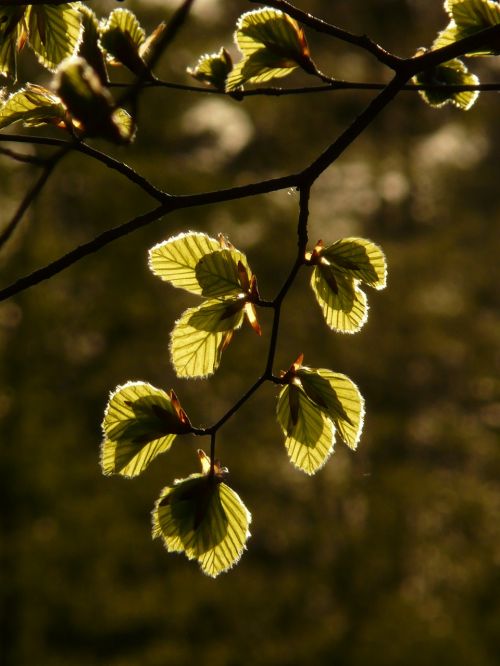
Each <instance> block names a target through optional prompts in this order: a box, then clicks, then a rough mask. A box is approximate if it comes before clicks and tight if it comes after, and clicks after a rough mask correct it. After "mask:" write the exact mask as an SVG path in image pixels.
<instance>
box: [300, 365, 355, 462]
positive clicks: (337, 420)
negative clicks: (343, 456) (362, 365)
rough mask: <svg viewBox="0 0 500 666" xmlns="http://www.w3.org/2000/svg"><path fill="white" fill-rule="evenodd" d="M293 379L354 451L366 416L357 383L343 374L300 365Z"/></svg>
mask: <svg viewBox="0 0 500 666" xmlns="http://www.w3.org/2000/svg"><path fill="white" fill-rule="evenodd" d="M296 377H297V378H298V379H299V380H300V383H301V385H302V388H303V390H304V392H305V393H306V395H307V396H308V398H309V399H310V400H312V401H313V402H314V403H315V404H316V405H317V406H318V407H319V408H321V409H322V410H323V411H324V412H325V414H327V415H328V416H329V417H330V418H331V419H332V421H333V423H334V424H335V428H336V429H337V431H338V432H339V434H340V436H341V437H342V439H343V441H344V442H345V443H346V444H347V446H349V447H350V448H351V449H355V448H356V447H357V445H358V441H359V438H360V436H361V430H362V428H363V419H364V413H365V408H364V400H363V397H362V395H361V393H360V392H359V389H358V387H357V386H356V384H355V383H354V382H353V381H351V380H350V379H349V377H347V376H346V375H342V374H340V373H338V372H332V371H331V370H327V369H324V368H308V367H306V366H302V367H300V368H299V369H298V370H297V372H296Z"/></svg>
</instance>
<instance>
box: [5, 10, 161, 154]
mask: <svg viewBox="0 0 500 666" xmlns="http://www.w3.org/2000/svg"><path fill="white" fill-rule="evenodd" d="M163 28H164V24H160V25H159V26H158V28H157V29H156V30H155V31H154V32H153V33H152V34H151V35H150V36H149V37H147V38H146V35H145V32H144V30H143V29H142V27H141V26H140V24H139V21H138V20H137V18H136V17H135V15H134V14H133V13H132V12H130V11H129V10H126V9H121V8H120V9H115V10H113V11H112V12H111V13H110V14H109V16H108V17H107V18H106V19H103V20H101V21H100V22H99V21H98V19H97V17H96V15H95V13H94V12H93V11H92V10H91V9H90V8H89V7H87V6H86V5H83V4H81V3H79V2H72V3H68V4H62V5H43V4H42V5H23V6H22V7H20V8H17V7H13V8H10V7H9V8H5V9H2V10H0V74H1V75H3V76H4V77H8V78H11V79H14V80H15V79H16V78H17V55H18V53H19V52H20V51H21V50H22V49H23V47H24V46H25V44H29V45H30V47H31V48H32V49H33V51H34V52H35V53H36V55H37V57H38V59H39V61H40V63H41V64H42V65H43V66H44V67H46V68H47V69H49V70H50V71H53V72H55V76H54V79H53V81H52V86H51V88H52V89H47V88H44V87H42V86H40V85H35V84H32V83H28V84H27V85H26V86H25V87H24V88H21V89H20V90H17V91H15V92H13V93H12V94H11V95H10V96H8V97H7V98H6V99H5V100H4V101H3V103H2V105H1V106H0V128H3V127H7V126H8V125H11V124H12V123H15V122H22V123H23V125H24V126H25V127H34V126H39V125H46V124H49V125H54V126H56V127H60V128H62V129H64V130H66V131H68V132H70V133H71V134H72V135H76V136H82V135H85V136H99V137H104V138H106V139H108V140H110V141H113V142H115V143H129V142H130V141H132V140H133V138H134V134H135V128H134V122H133V120H132V118H131V116H130V115H129V113H128V112H127V111H126V110H125V109H123V108H121V107H120V106H117V104H116V102H115V101H114V99H113V97H112V96H111V93H110V91H109V87H108V83H109V78H108V71H107V66H108V65H118V64H120V65H123V66H125V67H127V68H128V69H129V70H131V71H132V72H133V73H134V74H136V75H138V76H144V77H149V76H151V75H150V70H149V66H148V61H149V58H150V57H151V53H152V52H153V49H154V45H155V43H156V42H157V40H158V39H159V37H160V35H161V33H162V31H163Z"/></svg>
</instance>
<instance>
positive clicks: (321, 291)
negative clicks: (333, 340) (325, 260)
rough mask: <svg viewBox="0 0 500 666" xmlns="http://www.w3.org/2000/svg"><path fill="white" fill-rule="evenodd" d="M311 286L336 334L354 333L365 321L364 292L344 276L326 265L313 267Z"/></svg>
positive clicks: (366, 309)
mask: <svg viewBox="0 0 500 666" xmlns="http://www.w3.org/2000/svg"><path fill="white" fill-rule="evenodd" d="M311 287H312V290H313V292H314V295H315V296H316V300H317V301H318V303H319V305H320V306H321V309H322V311H323V316H324V317H325V320H326V323H327V324H328V326H329V327H330V328H331V329H333V330H335V331H339V332H340V333H356V332H357V331H359V329H360V328H361V327H362V326H363V324H364V323H365V322H366V320H367V318H368V304H367V301H366V295H365V293H364V292H363V291H361V289H360V288H359V287H358V285H357V283H356V281H355V280H353V279H352V278H350V277H349V276H348V275H345V274H342V273H340V272H336V271H335V270H334V269H333V268H331V267H329V266H315V268H314V270H313V272H312V276H311Z"/></svg>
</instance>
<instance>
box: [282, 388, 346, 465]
mask: <svg viewBox="0 0 500 666" xmlns="http://www.w3.org/2000/svg"><path fill="white" fill-rule="evenodd" d="M276 415H277V417H278V422H279V424H280V426H281V429H282V430H283V432H284V434H285V447H286V450H287V452H288V456H289V458H290V461H291V462H292V463H293V464H294V465H295V467H297V468H298V469H301V470H302V471H304V472H306V474H314V473H315V472H317V471H318V469H320V468H321V467H323V465H324V464H325V463H326V461H327V460H328V458H329V457H330V455H331V454H332V452H333V446H334V442H335V428H334V425H333V423H332V421H331V420H330V418H329V417H328V416H327V415H326V414H325V412H324V411H323V410H322V409H320V408H319V407H318V406H317V405H315V404H314V403H313V402H312V401H311V400H309V398H308V397H307V396H306V394H305V393H304V391H303V390H302V389H301V388H300V387H298V386H295V385H294V384H291V385H287V386H284V387H283V388H282V390H281V392H280V394H279V397H278V405H277V410H276Z"/></svg>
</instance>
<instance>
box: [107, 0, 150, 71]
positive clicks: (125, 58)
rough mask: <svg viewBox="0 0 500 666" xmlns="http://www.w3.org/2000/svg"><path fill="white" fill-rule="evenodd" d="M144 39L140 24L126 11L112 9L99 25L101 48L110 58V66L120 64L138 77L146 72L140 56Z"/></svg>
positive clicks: (132, 14)
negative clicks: (105, 19)
mask: <svg viewBox="0 0 500 666" xmlns="http://www.w3.org/2000/svg"><path fill="white" fill-rule="evenodd" d="M145 39H146V36H145V33H144V30H143V29H142V27H141V24H140V23H139V21H138V19H137V17H136V16H135V14H134V13H133V12H131V11H130V10H128V9H121V8H120V9H114V10H113V11H112V12H111V14H110V15H109V17H108V19H107V21H105V22H103V23H102V24H101V46H102V48H103V49H104V50H105V51H106V52H107V53H108V55H109V56H110V61H111V64H115V65H117V64H122V65H124V66H125V67H127V68H128V69H130V71H131V72H133V73H134V74H137V75H138V76H141V75H143V74H145V73H146V72H147V71H148V67H147V65H146V63H145V62H144V60H143V58H142V57H141V55H140V49H141V46H142V45H143V43H144V41H145Z"/></svg>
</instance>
